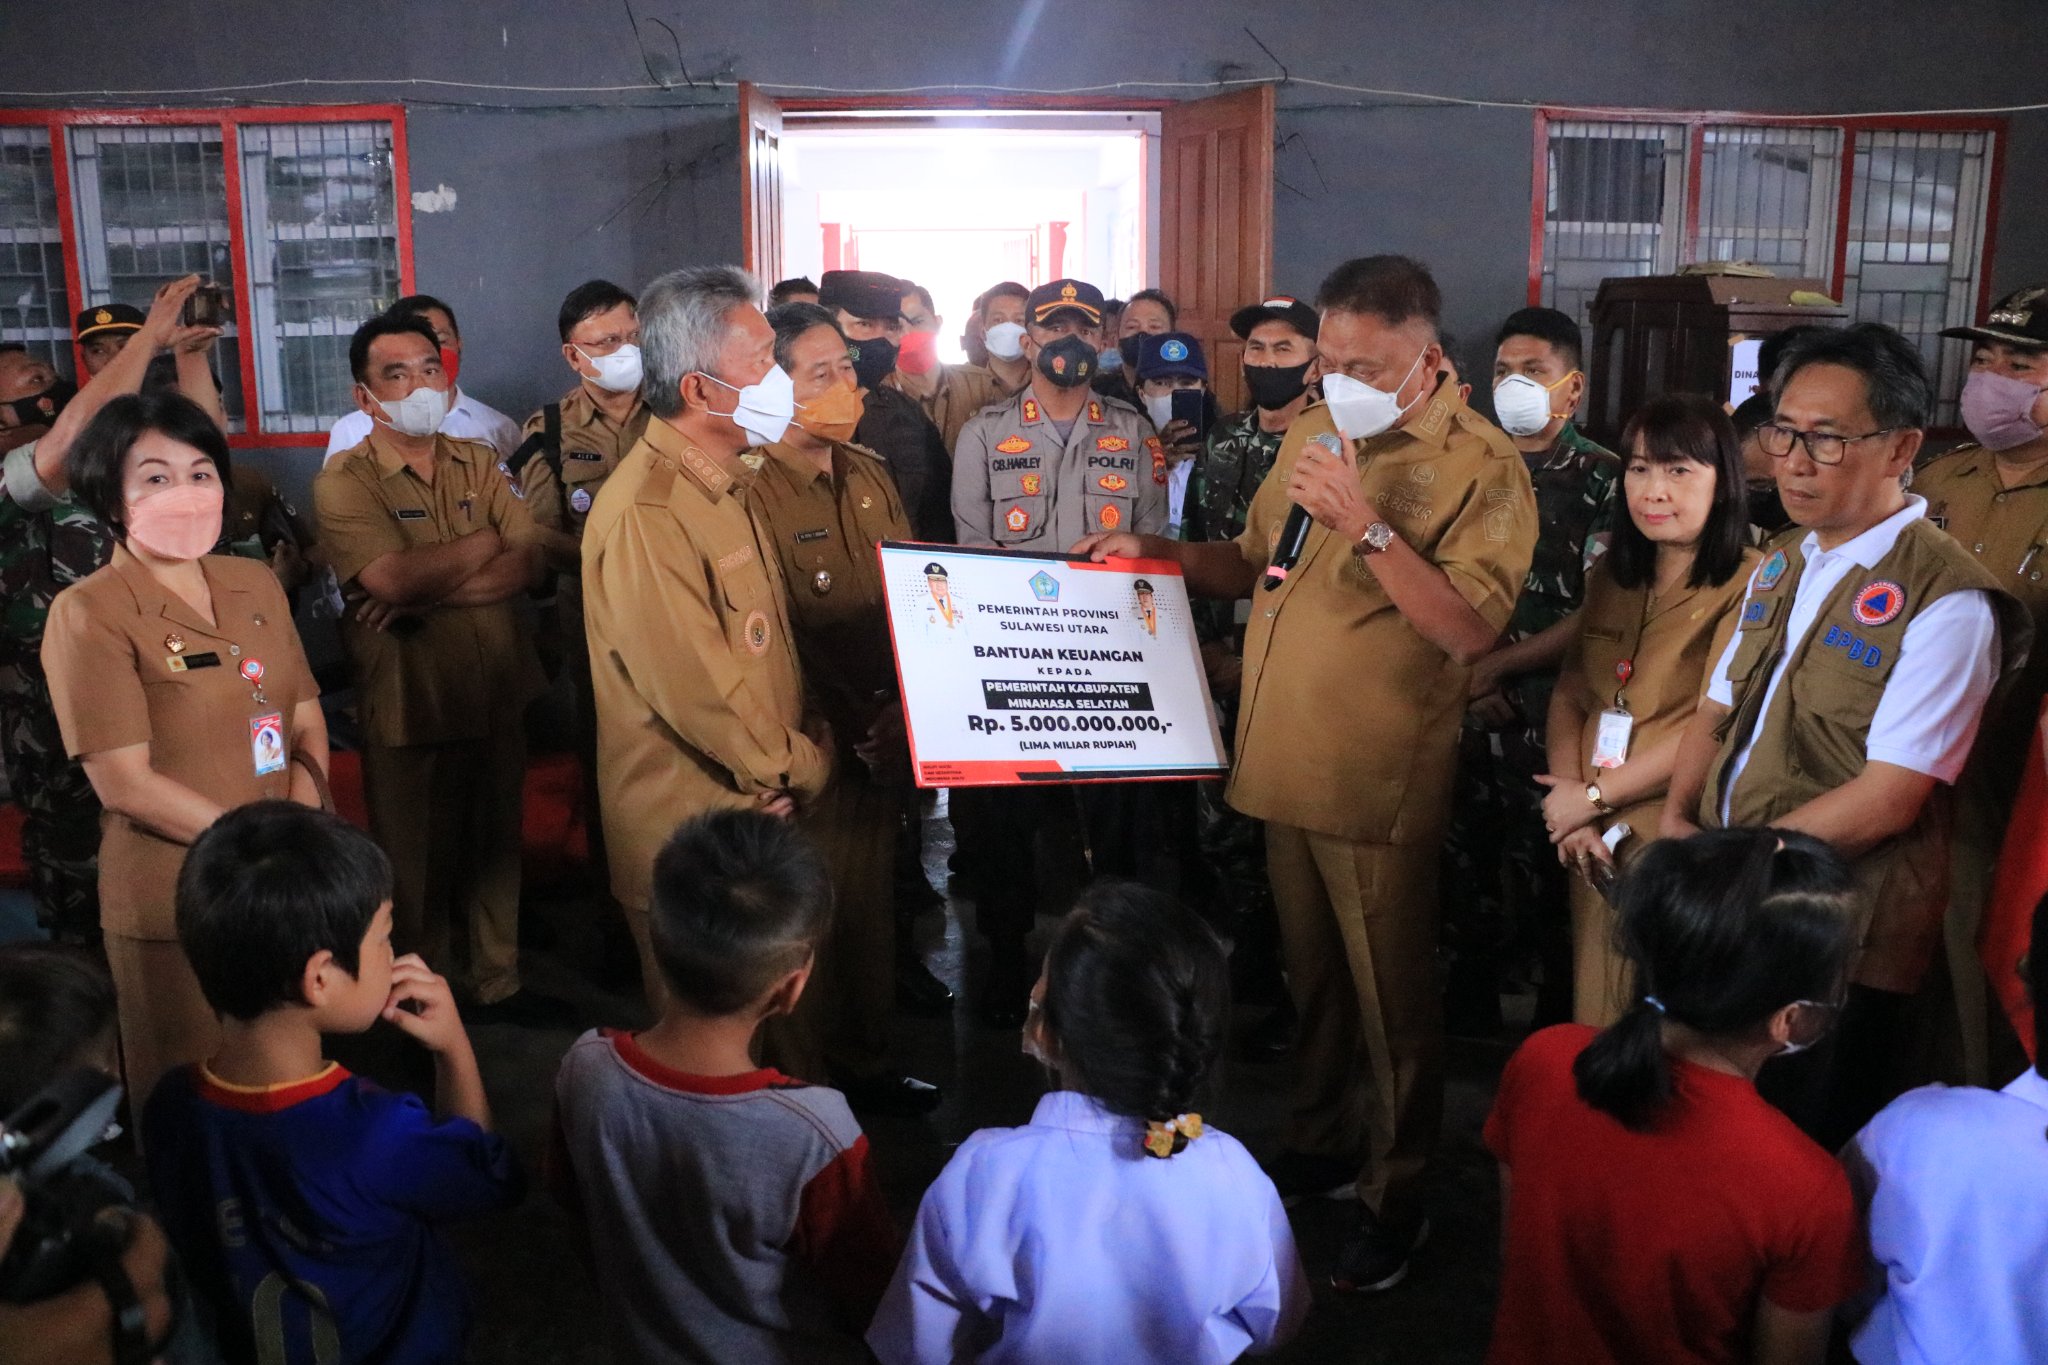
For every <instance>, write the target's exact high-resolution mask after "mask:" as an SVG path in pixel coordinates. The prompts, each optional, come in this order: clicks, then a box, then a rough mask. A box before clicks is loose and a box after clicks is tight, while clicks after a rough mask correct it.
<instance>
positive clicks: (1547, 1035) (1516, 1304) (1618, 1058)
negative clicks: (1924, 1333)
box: [1486, 829, 1863, 1365]
mask: <svg viewBox="0 0 2048 1365" xmlns="http://www.w3.org/2000/svg"><path fill="white" fill-rule="evenodd" d="M1854 894H1855V892H1854V888H1853V886H1852V884H1851V882H1850V879H1849V873H1848V870H1847V869H1846V868H1845V867H1844V866H1843V864H1842V862H1841V860H1840V859H1839V858H1837V857H1836V856H1835V855H1834V853H1833V852H1831V851H1830V850H1829V849H1828V847H1827V846H1826V845H1825V844H1822V843H1821V842H1820V841H1818V840H1816V839H1813V838H1810V837H1808V836H1806V835H1804V834H1794V833H1791V832H1788V831H1778V830H1758V829H1730V830H1716V831H1712V832H1709V833H1703V834H1695V835H1693V836H1692V837H1691V838H1689V839H1684V840H1676V839H1666V840H1664V841H1662V842H1660V843H1655V844H1652V845H1650V846H1649V847H1648V848H1647V849H1645V850H1644V851H1643V853H1642V855H1641V857H1640V858H1639V859H1638V861H1637V862H1636V863H1635V865H1634V866H1633V867H1632V868H1631V869H1630V871H1629V873H1628V875H1627V876H1626V877H1625V878H1624V879H1623V881H1622V882H1621V885H1620V888H1619V895H1620V912H1621V928H1620V933H1621V940H1622V942H1621V947H1622V950H1623V953H1624V954H1625V956H1627V958H1628V959H1629V961H1630V963H1631V965H1632V968H1633V971H1634V978H1633V980H1634V988H1633V996H1632V998H1633V1002H1634V1003H1633V1004H1631V1005H1630V1007H1629V1008H1628V1010H1627V1011H1626V1012H1625V1013H1624V1014H1623V1015H1622V1016H1621V1018H1620V1019H1619V1020H1617V1021H1616V1022H1615V1023H1613V1024H1612V1025H1610V1026H1608V1027H1607V1028H1605V1029H1602V1030H1600V1031H1598V1032H1597V1033H1596V1032H1595V1031H1594V1030H1593V1029H1591V1028H1588V1027H1585V1026H1583V1025H1579V1024H1562V1025H1559V1026H1557V1027H1555V1028H1548V1029H1544V1030H1542V1031H1541V1032H1539V1033H1536V1034H1534V1035H1533V1036H1531V1037H1530V1038H1529V1040H1528V1041H1527V1042H1525V1043H1524V1044H1522V1047H1521V1048H1520V1050H1519V1051H1517V1052H1516V1053H1515V1055H1514V1057H1513V1058H1511V1059H1510V1060H1509V1062H1508V1066H1507V1071H1506V1073H1505V1074H1504V1075H1503V1076H1502V1078H1501V1084H1500V1091H1499V1094H1498V1096H1497V1098H1496V1099H1495V1102H1494V1108H1493V1114H1492V1116H1491V1117H1490V1118H1488V1120H1487V1123H1486V1145H1487V1146H1488V1148H1490V1149H1491V1150H1492V1152H1493V1154H1494V1155H1495V1156H1496V1157H1498V1158H1499V1160H1500V1165H1501V1204H1502V1217H1503V1219H1504V1227H1503V1232H1502V1250H1503V1255H1504V1259H1505V1266H1504V1269H1503V1273H1502V1276H1501V1288H1500V1305H1499V1308H1498V1310H1497V1312H1496V1314H1495V1316H1494V1324H1493V1345H1492V1348H1491V1349H1490V1351H1489V1352H1488V1355H1487V1359H1488V1361H1489V1362H1492V1365H1510V1363H1511V1362H1512V1363H1514V1365H1520V1363H1521V1362H1532V1363H1533V1362H1558V1365H1565V1362H1570V1365H1607V1363H1608V1362H1612V1365H1635V1362H1641V1361H1652V1360H1654V1361H1658V1362H1660V1365H1677V1363H1679V1362H1698V1365H1706V1363H1707V1362H1714V1363H1715V1365H1723V1363H1727V1365H1732V1363H1733V1362H1738V1361H1739V1362H1744V1365H1748V1363H1749V1362H1768V1365H1818V1362H1819V1361H1820V1360H1821V1358H1822V1356H1823V1354H1824V1353H1825V1352H1826V1349H1827V1333H1828V1323H1829V1317H1830V1314H1831V1313H1832V1311H1833V1310H1834V1308H1835V1306H1836V1305H1837V1304H1839V1303H1841V1302H1842V1301H1843V1300H1844V1299H1846V1298H1848V1297H1849V1296H1850V1295H1851V1294H1853V1293H1854V1292H1855V1291H1856V1287H1857V1285H1858V1283H1859V1281H1860V1280H1861V1278H1862V1270H1863V1258H1862V1249H1861V1246H1860V1243H1859V1237H1858V1233H1857V1227H1856V1211H1855V1209H1854V1207H1853V1206H1852V1205H1851V1203H1850V1198H1849V1182H1848V1178H1847V1177H1846V1176H1845V1175H1844V1174H1843V1172H1842V1168H1841V1167H1840V1166H1839V1165H1837V1164H1836V1162H1835V1159H1834V1158H1833V1157H1831V1156H1830V1155H1828V1154H1827V1153H1826V1152H1824V1151H1822V1150H1821V1149H1820V1148H1819V1147H1818V1146H1816V1145H1814V1143H1813V1141H1812V1140H1811V1139H1809V1138H1808V1137H1806V1135H1805V1134H1803V1133H1801V1132H1800V1131H1799V1130H1798V1129H1797V1128H1796V1127H1794V1126H1793V1124H1792V1122H1791V1120H1789V1119H1787V1118H1786V1117H1785V1116H1784V1115H1783V1114H1781V1113H1780V1112H1778V1111H1777V1110H1776V1109H1774V1108H1772V1107H1771V1106H1770V1105H1769V1104H1768V1103H1767V1102H1765V1101H1764V1099H1763V1098H1762V1097H1761V1096H1759V1095H1758V1094H1757V1092H1756V1074H1757V1072H1758V1071H1759V1070H1760V1069H1761V1068H1762V1067H1763V1065H1764V1063H1765V1062H1767V1061H1768V1060H1770V1059H1771V1058H1772V1057H1774V1056H1778V1055H1781V1054H1784V1053H1789V1052H1796V1051H1799V1050H1801V1049H1803V1048H1806V1047H1809V1046H1811V1045H1812V1044H1813V1043H1814V1042H1815V1041H1816V1040H1817V1039H1818V1038H1820V1036H1821V1035H1822V1034H1823V1033H1825V1032H1826V1030H1827V1028H1828V1026H1829V1025H1830V1024H1831V1023H1832V1021H1833V1019H1834V1016H1835V1015H1836V1013H1837V1012H1838V1010H1839V1009H1840V1002H1841V1000H1842V997H1843V994H1844V991H1845V981H1846V971H1847V967H1848V962H1849V953H1850V948H1851V923H1852V919H1853V917H1852V915H1851V914H1850V902H1851V897H1852V896H1853V895H1854Z"/></svg>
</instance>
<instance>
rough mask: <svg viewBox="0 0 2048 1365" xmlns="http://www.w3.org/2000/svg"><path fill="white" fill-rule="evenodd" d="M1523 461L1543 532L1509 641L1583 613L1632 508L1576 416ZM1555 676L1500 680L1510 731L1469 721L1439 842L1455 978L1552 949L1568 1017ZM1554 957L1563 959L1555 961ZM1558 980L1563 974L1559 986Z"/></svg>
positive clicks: (1555, 991) (1615, 469) (1606, 454)
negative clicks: (1553, 784) (1597, 566)
mask: <svg viewBox="0 0 2048 1365" xmlns="http://www.w3.org/2000/svg"><path fill="white" fill-rule="evenodd" d="M1522 458H1523V459H1524V460H1525V461H1526V462H1527V463H1528V466H1529V479H1530V482H1531V483H1533V484H1534V485H1535V487H1536V509H1537V516H1538V526H1539V530H1538V535H1537V541H1536V557H1535V559H1534V561H1533V562H1532V563H1531V564H1530V566H1529V576H1528V578H1527V579H1526V580H1524V582H1523V584H1522V595H1521V597H1520V598H1518V599H1517V600H1516V602H1515V614H1514V615H1513V617H1511V618H1510V619H1509V621H1508V630H1507V638H1508V639H1509V640H1510V641H1514V640H1526V639H1528V638H1529V637H1530V636H1532V635H1538V634H1541V633H1542V632H1543V631H1545V630H1548V629H1549V628H1550V627H1551V626H1554V625H1556V624H1557V623H1558V622H1560V621H1562V620H1564V619H1565V618H1566V617H1568V616H1570V615H1571V614H1572V613H1573V612H1575V611H1577V610H1578V609H1579V603H1580V600H1581V598H1582V597H1583V596H1584V594H1585V588H1586V570H1588V569H1589V568H1591V567H1592V565H1593V561H1594V560H1596V559H1598V558H1599V557H1600V556H1601V555H1602V554H1604V553H1606V550H1607V545H1608V541H1609V538H1610V536H1611V534H1612V530H1613V525H1614V518H1615V516H1616V515H1626V513H1625V512H1624V513H1617V511H1616V509H1615V503H1616V501H1617V495H1616V487H1617V485H1618V484H1619V483H1620V482H1621V461H1620V460H1619V459H1618V458H1616V456H1615V455H1614V454H1613V453H1612V452H1610V451H1608V450H1606V449H1604V448H1603V447H1601V446H1598V445H1596V444H1594V443H1593V442H1592V441H1589V440H1587V439H1586V437H1585V436H1583V435H1581V434H1580V432H1579V431H1578V429H1577V428H1576V427H1574V426H1573V425H1572V424H1571V423H1569V422H1567V423H1565V427H1564V430H1563V431H1561V432H1559V433H1558V437H1557V441H1556V444H1554V445H1553V446H1551V448H1550V450H1549V451H1548V452H1547V453H1545V454H1543V455H1540V456H1531V455H1526V454H1525V455H1524V456H1523V457H1522ZM1556 683H1557V675H1556V673H1555V672H1550V671H1546V672H1542V673H1527V674H1523V675H1521V676H1519V677H1514V678H1509V679H1507V680H1505V683H1504V685H1503V688H1502V691H1503V694H1504V695H1505V696H1506V698H1507V700H1508V702H1509V703H1510V704H1511V705H1512V706H1513V707H1514V710H1515V715H1516V719H1515V720H1514V721H1513V722H1512V723H1510V724H1509V725H1508V726H1507V727H1506V728H1505V729H1500V730H1492V729H1488V728H1486V727H1485V726H1483V725H1481V724H1480V723H1479V722H1478V721H1477V720H1475V719H1474V718H1473V717H1472V716H1470V715H1467V716H1466V718H1465V724H1464V728H1463V730H1462V731H1461V733H1460V735H1459V761H1458V782H1457V788H1456V795H1455V796H1454V798H1453V804H1452V816H1451V828H1450V833H1449V836H1448V838H1447V839H1446V841H1445V847H1444V866H1443V879H1444V899H1443V910H1444V915H1443V934H1444V943H1445V946H1446V947H1447V948H1448V950H1449V952H1450V957H1451V971H1452V976H1453V980H1454V982H1455V981H1456V980H1457V979H1458V977H1459V976H1460V974H1461V971H1462V970H1466V969H1472V970H1476V971H1477V973H1478V975H1479V976H1480V977H1482V978H1486V979H1491V977H1492V976H1493V972H1494V966H1493V964H1494V963H1495V962H1496V960H1497V959H1498V957H1499V956H1500V955H1501V954H1502V953H1503V952H1504V951H1507V950H1509V949H1510V947H1511V945H1512V946H1513V948H1514V949H1515V950H1516V951H1517V952H1518V953H1519V952H1521V951H1523V950H1529V949H1533V948H1536V947H1537V946H1538V945H1539V941H1540V943H1543V944H1548V945H1549V949H1548V950H1547V951H1545V953H1544V960H1545V962H1546V966H1547V967H1549V968H1550V970H1547V971H1546V974H1545V995H1544V1002H1545V1003H1546V1004H1550V1003H1555V1002H1557V1001H1561V1002H1562V1006H1563V1009H1564V1013H1565V1015H1566V1016H1568V1015H1569V1013H1570V1006H1571V982H1570V980H1569V961H1570V959H1569V956H1568V952H1569V949H1568V944H1567V940H1566V937H1565V933H1564V928H1565V926H1564V919H1563V916H1564V914H1565V884H1564V870H1563V868H1561V867H1560V866H1559V865H1558V861H1557V852H1556V850H1555V849H1554V848H1553V847H1552V846H1551V843H1550V835H1549V833H1548V831H1547V830H1546V829H1545V828H1544V824H1543V797H1544V795H1545V791H1544V788H1543V787H1542V786H1540V785H1538V783H1537V782H1536V780H1535V779H1536V777H1537V775H1539V774H1542V773H1547V772H1549V771H1550V759H1549V755H1548V752H1547V750H1546V748H1545V745H1544V719H1545V717H1546V716H1547V715H1548V714H1549V711H1550V694H1551V691H1552V689H1553V688H1554V687H1555V686H1556ZM1553 921H1554V923H1553ZM1559 952H1563V953H1565V954H1567V955H1566V956H1565V957H1563V958H1562V959H1561V960H1558V961H1555V962H1554V961H1553V959H1554V958H1555V957H1556V954H1557V953H1559ZM1553 975H1562V976H1564V977H1565V979H1563V980H1560V981H1556V982H1553V981H1551V980H1550V977H1551V976H1553ZM1478 989H1481V990H1484V989H1486V987H1484V986H1481V987H1479V988H1478Z"/></svg>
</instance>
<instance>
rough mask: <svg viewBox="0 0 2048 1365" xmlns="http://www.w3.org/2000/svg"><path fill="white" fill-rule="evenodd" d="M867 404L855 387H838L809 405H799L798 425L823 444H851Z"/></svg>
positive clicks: (830, 389)
mask: <svg viewBox="0 0 2048 1365" xmlns="http://www.w3.org/2000/svg"><path fill="white" fill-rule="evenodd" d="M866 411H867V403H866V402H865V401H864V400H863V399H862V398H861V396H860V390H859V389H856V388H854V387H853V386H852V385H851V384H834V385H833V386H832V387H831V388H829V389H827V390H825V392H823V393H821V394H819V395H818V396H817V397H816V398H813V399H812V400H811V401H810V402H808V403H799V404H797V406H796V412H797V417H796V421H797V425H798V426H800V427H802V428H803V429H804V430H805V431H808V432H809V433H811V435H813V436H815V437H817V438H818V439H819V440H821V441H851V440H852V439H853V429H854V428H855V427H857V426H859V425H860V419H861V414H862V413H864V412H866Z"/></svg>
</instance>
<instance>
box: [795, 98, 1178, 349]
mask: <svg viewBox="0 0 2048 1365" xmlns="http://www.w3.org/2000/svg"><path fill="white" fill-rule="evenodd" d="M1158 138H1159V116H1158V115H1157V114H1116V115H1098V116H1073V117H1064V118H1062V117H1059V116H1053V117H1052V118H1046V117H1044V116H1036V117H1034V116H1018V115H1005V114H1001V113H997V114H992V115H987V116H980V117H973V116H970V117H964V118H963V117H960V116H953V115H949V116H944V117H938V118H930V119H917V120H906V119H901V118H896V117H887V118H873V117H869V118H862V117H859V116H849V115H836V116H835V115H827V116H824V117H821V118H816V119H801V120H800V119H797V118H794V117H792V118H790V119H789V120H788V121H787V123H786V124H785V125H784V131H783V138H782V261H781V266H780V269H779V271H778V272H776V273H778V274H779V275H785V276H787V275H809V276H810V277H811V278H813V279H816V278H817V277H818V275H819V274H820V272H822V271H826V270H841V269H844V270H880V271H883V272H884V273H886V274H890V275H895V276H897V277H899V278H902V279H908V280H914V281H916V282H917V283H918V284H920V285H923V286H924V287H925V288H926V289H928V290H930V291H931V294H932V300H933V304H934V307H935V309H936V311H937V312H938V313H939V314H940V315H941V316H942V317H943V318H945V320H946V326H945V327H944V329H943V330H942V331H941V333H940V336H939V355H940V358H941V359H944V360H949V361H960V360H963V359H965V353H964V352H963V351H962V350H961V347H960V329H961V325H962V324H963V323H964V322H965V321H966V318H967V314H968V312H969V310H970V309H971V307H972V305H973V301H974V299H975V297H976V296H977V295H978V294H980V293H981V291H982V290H984V289H986V288H988V286H990V285H991V284H994V283H995V282H996V281H998V280H1018V281H1021V282H1022V283H1024V284H1026V285H1037V284H1043V283H1044V282H1045V281H1047V280H1054V279H1059V278H1061V277H1062V276H1071V277H1073V278H1075V279H1084V280H1087V281H1089V282H1090V283H1092V284H1095V285H1097V286H1098V287H1099V288H1101V290H1102V291H1103V293H1105V294H1107V295H1109V296H1110V297H1112V298H1122V297H1126V296H1128V295H1129V294H1131V293H1132V292H1134V291H1135V290H1139V289H1143V288H1144V287H1145V286H1146V284H1147V283H1149V282H1150V281H1151V280H1152V279H1154V278H1156V266H1155V262H1156V261H1157V259H1158V239H1159V221H1158V189H1157V176H1158V171H1157V159H1156V156H1155V155H1154V149H1156V147H1157V144H1158Z"/></svg>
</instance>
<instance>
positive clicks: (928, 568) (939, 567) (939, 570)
mask: <svg viewBox="0 0 2048 1365" xmlns="http://www.w3.org/2000/svg"><path fill="white" fill-rule="evenodd" d="M924 576H925V577H926V578H944V577H946V576H947V574H946V566H945V565H943V564H941V563H939V561H938V560H936V559H934V560H933V561H932V562H931V563H929V564H927V565H925V566H924Z"/></svg>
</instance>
